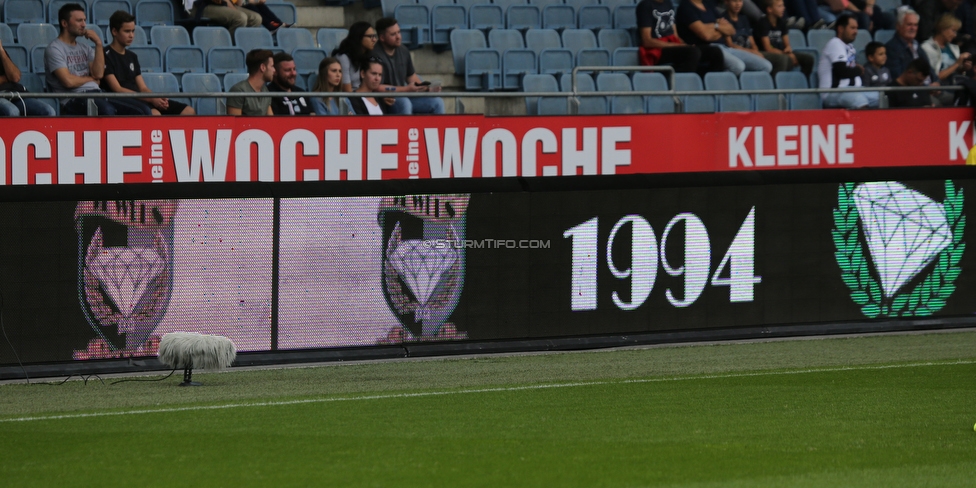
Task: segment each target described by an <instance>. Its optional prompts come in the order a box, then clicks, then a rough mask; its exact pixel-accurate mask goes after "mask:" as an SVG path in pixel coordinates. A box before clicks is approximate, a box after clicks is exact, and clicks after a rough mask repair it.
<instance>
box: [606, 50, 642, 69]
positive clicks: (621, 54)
mask: <svg viewBox="0 0 976 488" xmlns="http://www.w3.org/2000/svg"><path fill="white" fill-rule="evenodd" d="M611 64H613V65H614V66H638V65H640V58H639V56H638V48H636V47H618V48H617V49H614V50H613V54H612V55H611Z"/></svg>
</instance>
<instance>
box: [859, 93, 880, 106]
mask: <svg viewBox="0 0 976 488" xmlns="http://www.w3.org/2000/svg"><path fill="white" fill-rule="evenodd" d="M860 94H861V95H862V96H863V97H864V99H865V100H867V102H868V105H867V106H868V107H871V108H878V105H879V102H880V100H881V95H880V94H879V93H878V92H861V93H860Z"/></svg>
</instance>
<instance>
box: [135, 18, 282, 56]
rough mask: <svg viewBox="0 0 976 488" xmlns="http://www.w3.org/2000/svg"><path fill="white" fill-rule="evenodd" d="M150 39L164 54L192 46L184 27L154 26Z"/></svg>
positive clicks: (150, 31) (150, 32)
mask: <svg viewBox="0 0 976 488" xmlns="http://www.w3.org/2000/svg"><path fill="white" fill-rule="evenodd" d="M265 32H267V29H265ZM149 39H150V41H152V45H153V46H156V47H158V48H159V50H160V51H162V52H163V53H164V54H165V53H166V50H167V49H168V48H169V47H170V46H189V45H191V42H190V33H189V32H187V31H186V28H184V27H183V26H182V25H154V26H152V27H151V28H150V30H149Z"/></svg>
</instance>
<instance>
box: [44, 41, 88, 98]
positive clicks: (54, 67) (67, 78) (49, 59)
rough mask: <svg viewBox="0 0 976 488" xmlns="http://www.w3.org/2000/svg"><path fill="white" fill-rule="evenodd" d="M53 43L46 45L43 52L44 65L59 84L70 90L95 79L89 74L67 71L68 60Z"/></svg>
mask: <svg viewBox="0 0 976 488" xmlns="http://www.w3.org/2000/svg"><path fill="white" fill-rule="evenodd" d="M52 46H54V43H52V44H51V45H49V46H48V48H47V50H46V51H45V52H44V66H45V67H46V68H47V70H48V72H49V73H51V74H52V75H53V76H54V77H55V78H57V79H58V83H60V84H61V86H63V87H65V88H67V89H69V90H71V89H74V88H78V87H80V86H81V85H84V84H85V83H89V82H92V81H95V82H96V83H97V81H96V80H95V78H92V77H91V76H75V75H73V74H71V72H69V71H68V62H67V59H66V58H65V53H64V51H63V50H62V49H60V48H59V47H52Z"/></svg>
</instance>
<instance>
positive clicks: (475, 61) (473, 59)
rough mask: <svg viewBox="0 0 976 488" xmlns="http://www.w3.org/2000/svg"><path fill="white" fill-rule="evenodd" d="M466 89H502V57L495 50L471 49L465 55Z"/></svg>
mask: <svg viewBox="0 0 976 488" xmlns="http://www.w3.org/2000/svg"><path fill="white" fill-rule="evenodd" d="M464 88H465V89H466V90H477V91H494V90H497V89H500V88H502V55H501V53H500V52H498V51H497V50H495V49H488V48H483V49H470V50H468V52H466V53H464Z"/></svg>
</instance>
